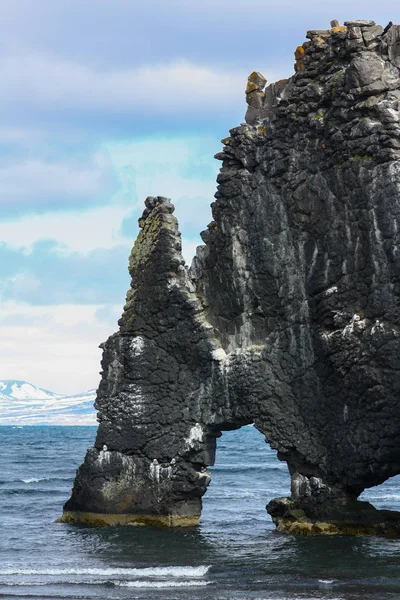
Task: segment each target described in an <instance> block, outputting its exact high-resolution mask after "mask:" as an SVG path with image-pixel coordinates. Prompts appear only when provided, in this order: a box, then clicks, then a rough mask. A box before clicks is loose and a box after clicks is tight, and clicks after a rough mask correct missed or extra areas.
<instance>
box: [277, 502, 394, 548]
mask: <svg viewBox="0 0 400 600" xmlns="http://www.w3.org/2000/svg"><path fill="white" fill-rule="evenodd" d="M267 510H268V512H269V514H270V515H271V517H272V520H273V522H274V523H275V525H276V528H277V531H278V532H280V533H290V534H293V535H356V536H377V537H387V538H400V512H396V511H391V510H377V509H376V508H374V507H373V506H372V505H371V504H369V503H368V502H360V501H358V500H354V501H352V502H349V503H348V504H346V505H344V506H332V507H325V508H324V509H320V511H319V512H320V514H319V515H315V516H314V515H313V516H312V517H310V516H309V515H307V514H306V513H305V512H304V510H302V509H301V508H300V507H299V505H298V504H297V503H296V502H295V501H293V500H291V499H290V498H277V499H275V500H271V502H270V503H269V504H268V505H267Z"/></svg>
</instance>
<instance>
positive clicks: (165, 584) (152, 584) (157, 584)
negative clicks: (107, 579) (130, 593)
mask: <svg viewBox="0 0 400 600" xmlns="http://www.w3.org/2000/svg"><path fill="white" fill-rule="evenodd" d="M210 583H211V581H117V582H115V585H119V586H120V587H129V588H144V587H147V588H171V587H174V588H177V587H203V586H205V585H210Z"/></svg>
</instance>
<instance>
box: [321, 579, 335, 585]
mask: <svg viewBox="0 0 400 600" xmlns="http://www.w3.org/2000/svg"><path fill="white" fill-rule="evenodd" d="M318 583H322V584H323V585H332V583H335V580H334V579H318Z"/></svg>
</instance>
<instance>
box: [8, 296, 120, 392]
mask: <svg viewBox="0 0 400 600" xmlns="http://www.w3.org/2000/svg"><path fill="white" fill-rule="evenodd" d="M118 309H119V310H121V307H120V306H119V305H118V306H115V307H109V311H110V315H111V311H112V310H114V314H115V316H116V319H115V321H114V322H112V319H111V318H109V319H104V318H101V314H100V315H99V311H100V313H101V310H102V306H101V305H79V304H64V305H59V306H53V305H50V306H48V305H47V306H46V305H44V306H40V307H33V306H29V305H27V304H24V303H20V302H5V303H0V327H1V332H2V339H1V345H0V378H4V379H23V380H26V381H29V382H31V383H33V384H36V385H38V386H39V387H43V388H45V389H50V390H52V391H54V392H57V393H60V394H75V393H78V392H82V391H85V390H87V389H90V388H95V387H97V385H98V383H99V380H100V376H99V371H100V358H101V351H100V350H99V348H98V346H99V344H100V343H101V342H104V341H105V340H106V339H107V338H108V336H109V335H110V334H111V333H113V332H114V331H116V330H117V319H118Z"/></svg>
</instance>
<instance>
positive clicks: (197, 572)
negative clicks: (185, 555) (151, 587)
mask: <svg viewBox="0 0 400 600" xmlns="http://www.w3.org/2000/svg"><path fill="white" fill-rule="evenodd" d="M209 569H210V565H208V566H206V565H201V566H199V567H186V566H179V567H144V568H142V569H140V568H126V567H121V568H115V569H110V568H105V569H101V568H86V569H77V568H76V569H1V570H0V577H1V576H5V575H48V576H60V575H99V576H101V577H112V576H121V575H123V576H132V577H204V575H206V573H207V572H208V570H209Z"/></svg>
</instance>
